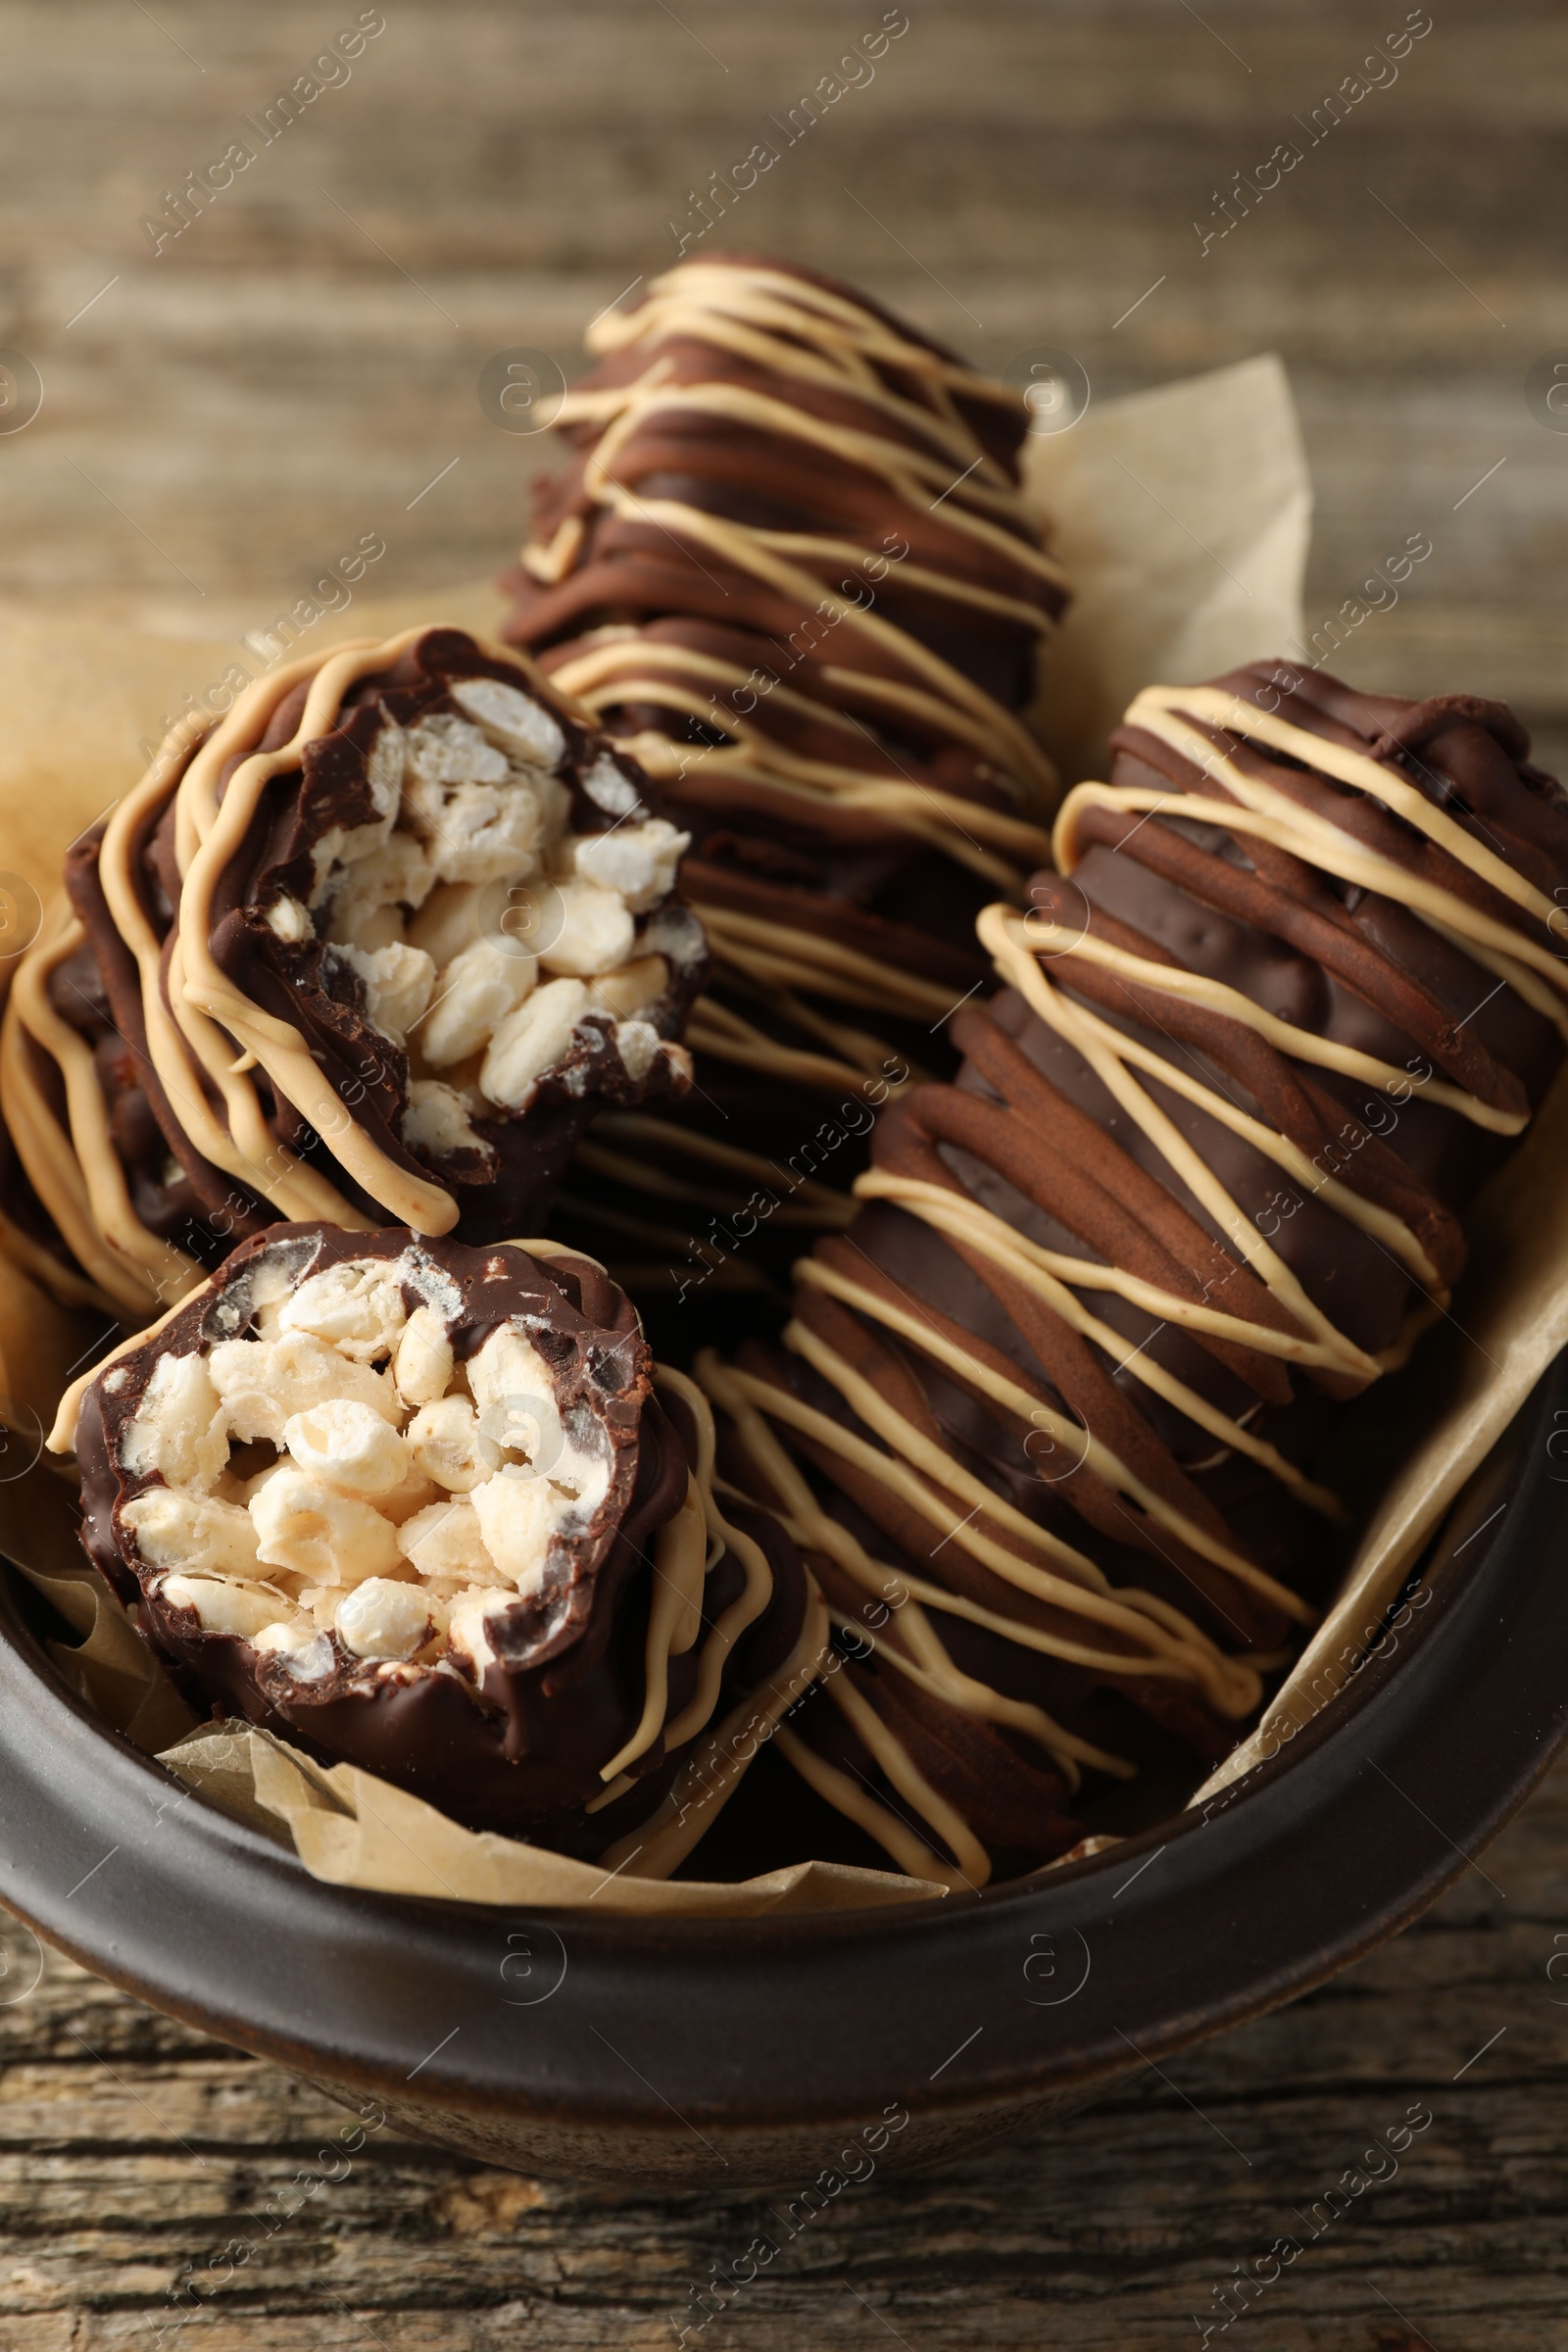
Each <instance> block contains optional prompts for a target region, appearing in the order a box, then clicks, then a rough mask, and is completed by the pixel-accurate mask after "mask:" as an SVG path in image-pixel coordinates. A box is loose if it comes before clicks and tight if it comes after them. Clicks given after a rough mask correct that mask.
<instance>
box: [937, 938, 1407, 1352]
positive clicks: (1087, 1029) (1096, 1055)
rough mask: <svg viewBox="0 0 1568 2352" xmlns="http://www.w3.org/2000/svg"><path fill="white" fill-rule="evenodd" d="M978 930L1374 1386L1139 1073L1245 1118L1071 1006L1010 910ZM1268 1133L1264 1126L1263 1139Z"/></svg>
mask: <svg viewBox="0 0 1568 2352" xmlns="http://www.w3.org/2000/svg"><path fill="white" fill-rule="evenodd" d="M976 928H977V930H978V932H979V935H980V938H981V940H982V942H983V943H984V945H985V946H986V947H988V948H989V949H990V950H991V952H992V955H993V956H995V958H996V964H997V969H998V971H999V972H1000V973H1001V975H1002V977H1003V979H1004V980H1005V981H1007V982H1009V983H1010V984H1011V986H1012V987H1014V988H1015V989H1017V991H1018V993H1019V994H1020V996H1022V997H1023V998H1024V1000H1025V1002H1026V1003H1027V1004H1028V1005H1029V1008H1030V1010H1031V1011H1032V1012H1036V1013H1038V1014H1039V1015H1040V1018H1041V1019H1042V1020H1043V1021H1046V1022H1047V1023H1049V1025H1050V1026H1051V1027H1052V1028H1053V1029H1054V1030H1055V1031H1056V1032H1057V1034H1058V1035H1059V1036H1061V1037H1064V1038H1065V1039H1066V1040H1067V1042H1068V1044H1069V1045H1072V1046H1074V1047H1076V1049H1077V1051H1078V1052H1079V1053H1080V1054H1082V1055H1083V1058H1084V1059H1085V1061H1087V1062H1088V1064H1089V1066H1090V1068H1091V1069H1092V1070H1093V1071H1094V1073H1095V1075H1096V1077H1097V1078H1099V1079H1100V1080H1101V1081H1102V1083H1103V1085H1104V1086H1105V1087H1106V1088H1107V1089H1108V1090H1109V1092H1110V1093H1111V1094H1112V1095H1113V1096H1114V1097H1115V1099H1116V1101H1117V1103H1119V1104H1120V1105H1121V1107H1122V1108H1123V1109H1124V1110H1125V1111H1126V1112H1127V1114H1128V1116H1129V1117H1130V1118H1131V1119H1132V1120H1133V1121H1134V1122H1135V1123H1136V1124H1137V1125H1138V1126H1139V1127H1141V1128H1142V1129H1143V1131H1144V1133H1145V1135H1146V1136H1147V1137H1148V1138H1149V1140H1150V1142H1151V1143H1152V1145H1153V1147H1154V1149H1155V1150H1156V1151H1157V1152H1159V1153H1160V1155H1161V1157H1162V1158H1163V1159H1164V1160H1165V1161H1166V1163H1167V1164H1168V1166H1169V1167H1170V1168H1171V1170H1172V1172H1173V1174H1174V1175H1175V1177H1176V1179H1177V1181H1178V1182H1179V1183H1180V1184H1182V1185H1184V1186H1185V1187H1186V1188H1187V1190H1188V1191H1189V1192H1190V1193H1191V1194H1192V1196H1193V1198H1194V1199H1195V1200H1196V1201H1199V1202H1200V1204H1201V1206H1202V1207H1203V1208H1204V1209H1206V1210H1207V1212H1208V1214H1209V1216H1210V1217H1211V1218H1212V1219H1213V1221H1214V1223H1215V1225H1216V1226H1217V1227H1218V1228H1219V1230H1220V1232H1221V1233H1222V1234H1223V1235H1224V1236H1225V1238H1226V1239H1227V1241H1229V1242H1232V1243H1234V1245H1235V1246H1236V1248H1237V1250H1240V1252H1241V1254H1242V1255H1243V1256H1244V1257H1245V1258H1246V1260H1247V1262H1248V1264H1249V1265H1250V1267H1251V1269H1252V1272H1253V1273H1254V1274H1256V1275H1257V1276H1258V1278H1259V1280H1260V1281H1262V1282H1263V1283H1264V1284H1265V1285H1266V1287H1267V1288H1268V1290H1269V1291H1271V1292H1272V1293H1273V1296H1274V1298H1275V1299H1276V1300H1277V1301H1278V1303H1279V1304H1280V1305H1281V1306H1282V1307H1283V1308H1284V1309H1285V1311H1286V1313H1287V1314H1288V1315H1290V1316H1291V1318H1292V1319H1293V1321H1295V1322H1296V1323H1297V1324H1298V1325H1299V1327H1300V1328H1301V1330H1302V1331H1303V1332H1305V1333H1307V1334H1309V1335H1310V1336H1311V1337H1312V1338H1314V1339H1315V1340H1316V1341H1317V1342H1318V1343H1319V1345H1320V1346H1321V1347H1322V1348H1323V1349H1324V1350H1325V1353H1326V1356H1327V1360H1328V1363H1329V1364H1330V1365H1331V1366H1332V1368H1333V1369H1334V1370H1336V1371H1338V1372H1343V1373H1346V1374H1348V1375H1350V1376H1352V1377H1354V1378H1357V1379H1360V1380H1375V1379H1376V1378H1377V1376H1378V1374H1379V1372H1380V1371H1381V1370H1382V1369H1383V1367H1382V1365H1381V1364H1380V1362H1379V1360H1378V1358H1377V1357H1376V1356H1374V1355H1369V1354H1367V1352H1366V1351H1365V1349H1364V1348H1358V1347H1357V1346H1356V1345H1355V1343H1354V1341H1353V1340H1348V1339H1347V1338H1346V1336H1345V1334H1344V1333H1343V1332H1342V1331H1340V1330H1339V1329H1338V1328H1337V1327H1336V1325H1335V1324H1334V1323H1333V1322H1331V1320H1330V1319H1329V1317H1328V1316H1327V1315H1326V1314H1325V1313H1324V1312H1323V1310H1322V1308H1321V1307H1319V1306H1317V1305H1315V1304H1314V1302H1313V1301H1312V1300H1311V1299H1309V1298H1308V1297H1307V1295H1306V1293H1305V1291H1304V1290H1303V1289H1302V1287H1301V1285H1300V1283H1299V1281H1298V1279H1297V1277H1296V1276H1295V1275H1294V1274H1293V1273H1292V1272H1291V1269H1290V1267H1289V1266H1288V1265H1287V1264H1286V1263H1285V1260H1284V1259H1283V1258H1282V1257H1281V1256H1280V1255H1279V1252H1278V1251H1277V1250H1273V1249H1271V1248H1270V1246H1269V1244H1268V1242H1267V1241H1266V1240H1265V1239H1264V1237H1263V1235H1262V1233H1261V1232H1260V1231H1259V1230H1258V1228H1257V1226H1256V1224H1255V1223H1254V1222H1253V1221H1252V1219H1251V1218H1250V1217H1247V1216H1245V1215H1244V1214H1243V1212H1242V1210H1241V1208H1240V1207H1239V1205H1238V1204H1237V1202H1236V1201H1234V1200H1233V1199H1232V1198H1231V1196H1230V1194H1229V1193H1228V1192H1227V1191H1226V1190H1225V1187H1224V1186H1223V1185H1222V1184H1221V1183H1220V1181H1219V1179H1218V1177H1217V1176H1215V1175H1214V1173H1213V1172H1212V1170H1211V1169H1210V1168H1209V1165H1208V1163H1207V1161H1206V1160H1205V1159H1204V1158H1203V1156H1202V1154H1201V1152H1199V1151H1198V1150H1197V1149H1196V1148H1195V1146H1193V1145H1192V1144H1190V1143H1189V1142H1188V1141H1187V1138H1186V1137H1185V1136H1184V1135H1183V1134H1182V1133H1181V1131H1180V1129H1179V1128H1178V1127H1177V1126H1176V1124H1175V1122H1174V1121H1173V1120H1172V1119H1170V1118H1169V1117H1167V1115H1166V1113H1165V1112H1164V1111H1162V1110H1161V1109H1160V1107H1159V1105H1158V1103H1155V1101H1154V1100H1153V1098H1152V1095H1150V1094H1149V1093H1148V1091H1147V1090H1146V1089H1145V1088H1144V1087H1143V1086H1142V1085H1140V1083H1139V1081H1138V1079H1137V1077H1136V1076H1135V1075H1134V1072H1135V1070H1137V1069H1143V1070H1144V1071H1146V1072H1147V1073H1148V1074H1149V1075H1151V1076H1153V1077H1156V1078H1157V1079H1158V1080H1159V1082H1160V1083H1161V1085H1168V1086H1169V1087H1170V1088H1171V1090H1172V1092H1174V1093H1177V1094H1180V1095H1182V1096H1184V1097H1186V1098H1187V1099H1188V1100H1189V1101H1192V1102H1196V1103H1199V1104H1200V1106H1201V1108H1202V1109H1204V1110H1205V1111H1208V1112H1209V1114H1210V1115H1211V1116H1212V1117H1214V1118H1216V1119H1219V1120H1221V1121H1222V1123H1223V1124H1225V1125H1227V1126H1233V1127H1234V1126H1235V1125H1236V1122H1237V1121H1238V1120H1239V1119H1240V1118H1241V1117H1242V1116H1243V1114H1242V1113H1240V1112H1238V1111H1237V1110H1236V1108H1235V1105H1234V1104H1233V1103H1229V1102H1227V1101H1226V1099H1225V1097H1224V1096H1223V1095H1220V1094H1217V1093H1215V1091H1214V1090H1213V1089H1212V1088H1211V1087H1205V1086H1203V1085H1201V1083H1200V1082H1199V1081H1198V1080H1197V1079H1194V1078H1192V1077H1190V1076H1189V1075H1188V1074H1187V1073H1186V1072H1185V1071H1182V1070H1179V1069H1178V1068H1177V1066H1176V1064H1175V1063H1174V1062H1167V1061H1165V1060H1163V1059H1162V1058H1161V1056H1160V1055H1159V1054H1155V1053H1153V1052H1152V1051H1151V1050H1150V1049H1148V1048H1147V1047H1144V1046H1141V1045H1139V1044H1138V1042H1137V1041H1136V1040H1135V1039H1133V1038H1129V1037H1127V1036H1125V1035H1124V1034H1123V1032H1122V1031H1121V1030H1119V1029H1114V1028H1112V1027H1111V1025H1110V1023H1109V1022H1108V1021H1103V1020H1102V1019H1101V1018H1100V1017H1099V1015H1098V1014H1096V1013H1092V1012H1090V1011H1088V1010H1087V1009H1086V1008H1085V1007H1084V1006H1082V1005H1075V1004H1073V1003H1072V1002H1071V1000H1070V999H1069V998H1068V997H1067V996H1066V995H1065V994H1064V993H1063V991H1062V990H1060V989H1058V988H1055V987H1054V986H1053V985H1052V983H1051V981H1050V980H1048V979H1047V977H1046V975H1045V973H1044V971H1043V970H1042V969H1041V967H1040V964H1039V963H1038V961H1037V960H1036V958H1035V956H1033V954H1032V953H1031V952H1030V947H1029V944H1028V934H1027V933H1026V932H1025V930H1024V926H1023V923H1022V921H1021V919H1020V918H1018V917H1016V916H1014V914H1013V913H1012V910H1011V909H1010V908H1009V907H987V908H986V909H985V911H984V913H983V914H982V915H981V917H980V920H979V923H978V924H977V926H976ZM1256 1124H1257V1122H1249V1125H1256ZM1268 1132H1270V1131H1269V1130H1264V1129H1262V1128H1261V1127H1259V1133H1260V1134H1263V1133H1268ZM1412 1238H1413V1237H1412ZM1260 1328H1261V1327H1260Z"/></svg>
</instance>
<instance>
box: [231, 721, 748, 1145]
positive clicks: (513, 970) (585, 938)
mask: <svg viewBox="0 0 1568 2352" xmlns="http://www.w3.org/2000/svg"><path fill="white" fill-rule="evenodd" d="M449 693H450V698H451V700H452V701H453V702H454V703H456V704H457V705H458V707H459V708H458V710H457V711H435V712H431V713H429V714H427V715H426V716H425V717H423V718H421V719H419V720H418V721H417V723H416V724H415V725H413V726H411V727H403V726H400V725H398V724H397V723H396V722H395V721H393V720H391V719H386V720H385V721H384V722H383V724H382V726H381V729H380V732H379V733H378V735H377V736H376V738H375V742H374V744H373V746H372V749H371V752H370V755H369V759H368V776H369V784H370V792H371V799H372V802H373V805H374V808H375V810H376V815H375V818H374V820H373V821H372V822H370V823H368V824H366V825H361V826H357V827H354V828H349V829H346V828H344V827H342V826H338V827H334V828H333V829H332V830H331V831H330V832H329V833H327V834H325V835H324V836H323V837H322V839H321V840H320V841H319V843H318V844H317V845H316V849H315V852H314V862H315V887H314V890H313V892H312V895H311V900H310V905H309V907H303V906H301V905H300V903H299V902H298V901H297V900H295V899H292V898H289V897H287V896H280V897H278V898H277V899H276V900H274V901H273V902H272V904H271V905H270V906H269V907H267V908H266V909H265V919H266V920H267V922H268V924H269V925H270V929H271V930H272V931H273V933H274V934H275V935H276V937H277V938H279V939H281V940H284V941H289V942H299V941H303V940H306V939H308V938H310V937H311V936H312V935H313V934H315V935H317V936H319V937H320V938H322V939H324V940H325V941H326V942H327V943H328V945H329V946H330V947H331V949H332V950H333V951H334V954H335V956H336V957H337V959H338V960H339V962H340V963H341V965H342V966H343V968H344V969H345V970H346V971H348V972H351V973H352V974H353V975H354V977H355V978H356V979H357V980H358V981H359V983H360V985H361V988H362V989H363V992H364V1000H365V1007H366V1012H367V1016H368V1020H369V1022H370V1025H371V1026H372V1028H374V1029H375V1030H376V1031H378V1033H379V1034H380V1035H381V1036H383V1037H385V1038H386V1039H387V1040H388V1041H389V1043H391V1044H393V1045H396V1046H398V1047H400V1048H402V1049H403V1050H404V1051H405V1052H406V1053H407V1054H408V1056H409V1103H408V1109H407V1112H406V1114H405V1117H404V1122H403V1138H404V1141H405V1142H406V1143H407V1144H408V1145H409V1147H410V1149H411V1150H413V1151H414V1152H417V1153H418V1154H420V1155H421V1156H422V1157H424V1158H426V1159H440V1158H443V1157H448V1156H450V1155H452V1154H453V1153H456V1152H463V1151H472V1150H478V1151H480V1152H483V1151H484V1150H485V1148H486V1147H485V1146H484V1144H483V1142H482V1139H481V1138H480V1137H479V1136H478V1135H477V1134H476V1133H475V1131H474V1128H473V1124H472V1122H473V1120H474V1119H475V1118H493V1117H495V1116H496V1115H498V1114H501V1115H514V1116H515V1115H518V1114H520V1113H521V1112H523V1111H525V1110H526V1109H527V1108H528V1106H529V1104H530V1103H531V1102H532V1101H533V1098H534V1096H535V1094H536V1092H537V1091H538V1088H539V1086H540V1084H541V1083H542V1081H543V1080H545V1079H546V1078H547V1077H549V1076H550V1074H551V1073H552V1072H553V1071H556V1070H558V1069H560V1067H561V1065H563V1064H564V1063H568V1062H570V1060H571V1058H572V1056H573V1054H574V1053H576V1052H578V1050H579V1049H580V1048H581V1046H582V1045H583V1043H584V1042H585V1040H586V1037H587V1030H588V1024H589V1022H590V1020H591V1019H592V1018H593V1016H599V1018H600V1019H601V1020H608V1021H609V1023H610V1024H611V1034H612V1037H613V1043H614V1046H615V1048H616V1050H617V1052H618V1053H619V1054H620V1056H621V1059H622V1061H623V1062H624V1063H625V1066H626V1069H627V1072H628V1074H629V1075H630V1076H631V1077H632V1078H633V1079H635V1080H639V1081H640V1080H641V1079H642V1078H644V1077H646V1075H647V1074H648V1071H649V1069H650V1068H651V1066H652V1063H653V1060H654V1058H655V1056H656V1055H657V1054H659V1053H660V1052H661V1051H669V1050H670V1049H668V1048H666V1047H665V1045H664V1041H663V1040H662V1038H661V1037H660V1036H659V1035H658V1032H657V1030H656V1029H655V1027H654V1026H653V1024H652V1023H651V1022H650V1021H649V1020H648V1019H647V1018H646V1017H645V1016H646V1015H647V1012H648V1010H649V1008H650V1006H652V1005H654V1004H656V1003H657V1001H658V1000H659V999H660V998H661V997H662V995H663V994H664V993H665V991H666V989H667V988H668V987H669V985H670V977H671V966H672V964H674V965H679V964H681V963H683V962H689V961H691V960H692V959H693V958H694V957H696V956H699V955H700V954H701V953H702V935H701V931H700V928H699V927H698V926H697V925H696V924H695V923H693V922H692V921H691V920H690V919H689V918H687V919H686V920H685V921H681V920H679V919H676V920H675V921H673V922H672V921H671V920H670V919H669V915H670V912H671V910H670V909H668V908H666V907H664V902H665V901H666V900H667V898H668V896H669V893H670V891H671V890H672V889H673V887H674V881H675V873H676V868H677V866H678V865H679V862H680V858H681V856H682V854H683V852H684V851H685V850H686V849H687V848H688V846H689V844H690V838H691V837H690V835H689V834H686V833H681V832H678V831H677V830H676V828H675V827H674V826H673V825H672V824H670V823H669V822H668V821H667V820H666V819H665V818H663V817H661V816H651V815H649V813H648V812H647V810H646V809H645V808H644V807H643V804H642V802H641V800H640V798H639V796H638V792H637V788H636V785H635V784H634V782H633V781H632V779H631V778H630V777H629V776H627V775H626V774H624V773H623V771H622V770H620V769H619V768H618V767H617V766H616V764H615V762H614V760H613V756H612V755H610V754H609V753H602V754H601V755H600V756H599V758H598V759H597V760H595V761H594V763H593V765H592V766H591V768H590V769H589V771H588V773H587V776H586V777H585V779H584V784H585V789H586V790H587V792H588V794H589V797H590V798H591V799H592V800H593V801H594V802H595V803H596V805H597V806H599V807H600V808H602V809H605V810H606V811H607V813H610V814H612V815H613V819H614V821H613V824H612V826H611V827H610V829H609V830H608V831H606V832H603V833H594V834H574V833H573V832H571V830H570V819H571V809H572V803H571V794H570V792H569V790H568V789H567V786H566V784H565V782H564V780H563V777H562V774H561V772H560V771H561V769H562V767H563V765H564V761H565V759H566V751H567V746H566V739H565V736H564V733H563V731H562V728H561V726H560V724H559V723H558V721H557V720H556V718H555V717H554V716H553V715H552V713H551V712H550V711H547V710H545V709H544V707H543V706H542V705H541V704H539V703H537V702H535V701H533V700H532V699H531V698H530V697H529V696H528V695H526V694H524V693H522V692H521V691H520V690H519V689H518V688H517V687H515V686H512V685H508V684H507V683H506V682H505V681H503V680H501V679H498V678H482V677H480V678H456V679H454V680H452V682H451V684H450V688H449ZM674 912H675V914H676V916H677V918H678V917H679V916H680V915H681V914H683V913H684V910H683V909H678V908H677V909H675V910H674ZM648 918H652V919H651V920H650V919H648Z"/></svg>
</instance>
